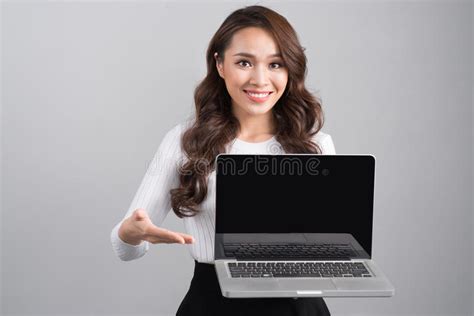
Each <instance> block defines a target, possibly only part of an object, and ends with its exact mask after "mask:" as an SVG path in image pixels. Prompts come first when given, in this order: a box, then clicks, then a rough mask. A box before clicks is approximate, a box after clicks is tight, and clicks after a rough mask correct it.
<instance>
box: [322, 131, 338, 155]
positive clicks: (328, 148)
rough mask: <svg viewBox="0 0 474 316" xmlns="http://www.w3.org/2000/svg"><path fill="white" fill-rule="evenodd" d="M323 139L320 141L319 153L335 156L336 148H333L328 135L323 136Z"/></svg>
mask: <svg viewBox="0 0 474 316" xmlns="http://www.w3.org/2000/svg"><path fill="white" fill-rule="evenodd" d="M324 136H325V137H324V138H323V140H322V141H321V151H322V154H323V155H335V154H336V148H335V147H334V142H333V141H332V137H331V135H329V134H326V135H324Z"/></svg>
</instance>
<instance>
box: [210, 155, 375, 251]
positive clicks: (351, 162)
mask: <svg viewBox="0 0 474 316" xmlns="http://www.w3.org/2000/svg"><path fill="white" fill-rule="evenodd" d="M374 184H375V157H374V156H372V155H314V154H284V155H249V154H220V155H218V156H217V158H216V249H215V250H216V252H215V258H216V259H225V258H226V256H225V255H224V254H223V252H222V251H221V247H220V244H221V243H224V242H225V240H226V236H234V237H235V236H240V237H242V240H246V238H245V237H246V236H250V239H248V240H250V241H252V239H256V240H265V238H259V237H260V236H261V237H263V236H266V235H268V234H271V235H274V234H278V235H279V236H285V238H289V237H290V236H293V235H295V234H298V235H301V234H302V235H303V236H305V239H304V240H306V241H308V242H314V243H334V244H338V243H349V244H351V245H352V246H353V248H354V249H355V250H356V255H355V257H358V258H370V257H371V254H372V223H373V205H374ZM227 240H231V239H229V238H228V239H227ZM296 240H297V239H296Z"/></svg>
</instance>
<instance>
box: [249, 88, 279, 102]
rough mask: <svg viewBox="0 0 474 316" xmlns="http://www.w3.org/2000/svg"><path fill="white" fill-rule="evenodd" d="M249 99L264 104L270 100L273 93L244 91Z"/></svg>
mask: <svg viewBox="0 0 474 316" xmlns="http://www.w3.org/2000/svg"><path fill="white" fill-rule="evenodd" d="M244 92H245V94H246V95H247V97H248V98H249V99H250V100H251V101H254V102H257V103H262V102H265V101H266V100H268V98H269V97H270V94H272V93H273V92H272V91H255V90H244Z"/></svg>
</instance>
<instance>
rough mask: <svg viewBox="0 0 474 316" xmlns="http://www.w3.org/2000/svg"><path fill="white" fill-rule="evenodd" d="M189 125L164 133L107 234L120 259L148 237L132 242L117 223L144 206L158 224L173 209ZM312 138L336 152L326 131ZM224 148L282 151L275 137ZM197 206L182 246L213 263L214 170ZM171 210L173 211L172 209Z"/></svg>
mask: <svg viewBox="0 0 474 316" xmlns="http://www.w3.org/2000/svg"><path fill="white" fill-rule="evenodd" d="M189 126H190V121H186V122H184V123H181V124H178V125H176V126H175V127H174V128H172V129H171V130H170V131H168V133H166V135H165V136H164V138H163V140H162V142H161V144H160V145H159V147H158V150H157V151H156V153H155V155H154V157H153V160H152V162H151V163H150V165H149V167H148V170H147V172H146V173H145V176H144V177H143V180H142V182H141V184H140V186H139V188H138V191H137V192H136V194H135V197H134V199H133V200H132V203H131V205H130V207H129V209H128V211H127V213H126V214H125V216H124V217H123V219H122V220H121V221H120V222H119V223H118V224H117V225H116V226H115V227H114V228H113V229H112V232H111V236H110V237H111V242H112V247H113V249H114V251H115V253H116V254H117V256H118V257H119V258H120V259H121V260H124V261H129V260H134V259H138V258H140V257H142V256H143V255H145V254H146V253H147V252H148V250H149V249H150V243H149V242H148V241H142V243H141V244H139V245H131V244H128V243H126V242H124V241H123V240H121V239H120V237H119V235H118V230H119V228H120V225H121V224H122V222H123V221H124V220H125V219H127V218H128V217H129V216H131V215H132V213H133V211H134V210H136V209H137V208H143V209H145V210H146V211H147V212H148V215H149V216H150V219H151V221H152V222H153V223H154V224H155V225H156V226H160V225H161V224H162V223H163V221H164V219H165V217H166V216H167V215H168V213H169V212H170V211H172V208H171V202H170V193H169V192H170V190H171V189H173V188H177V187H178V186H179V165H180V164H181V162H183V161H184V153H183V152H182V150H181V135H182V133H183V132H184V131H185V130H186V129H187V128H189ZM313 140H314V141H315V142H316V143H317V144H318V145H319V146H320V148H321V150H322V154H323V155H333V154H336V151H335V148H334V143H333V141H332V138H331V136H330V135H329V134H325V133H323V132H321V131H319V132H318V133H317V134H316V135H315V136H314V139H313ZM226 152H227V153H232V154H278V153H284V151H283V149H282V147H281V145H280V144H279V143H278V142H277V141H276V139H275V137H272V138H270V139H268V140H266V141H263V142H258V143H250V142H246V141H243V140H240V139H238V138H236V139H234V141H232V142H231V143H230V144H228V145H227V147H226ZM200 210H201V212H199V213H198V214H197V215H196V216H193V217H186V218H183V221H184V227H185V233H186V234H189V235H191V236H193V237H194V243H192V244H186V245H185V246H186V247H188V249H189V251H190V254H191V256H192V257H193V258H194V259H195V260H197V261H198V262H203V263H214V232H215V171H213V172H212V173H210V174H209V177H208V194H207V196H206V198H205V199H204V201H203V202H202V203H201V205H200ZM172 213H173V214H174V212H172Z"/></svg>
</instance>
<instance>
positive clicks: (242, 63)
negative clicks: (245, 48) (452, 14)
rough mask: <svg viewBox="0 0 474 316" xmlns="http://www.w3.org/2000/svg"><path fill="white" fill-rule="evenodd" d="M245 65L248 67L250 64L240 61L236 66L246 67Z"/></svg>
mask: <svg viewBox="0 0 474 316" xmlns="http://www.w3.org/2000/svg"><path fill="white" fill-rule="evenodd" d="M245 64H248V65H249V66H250V63H249V62H248V61H247V60H240V61H239V62H238V63H237V65H239V66H242V67H246V66H245Z"/></svg>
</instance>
